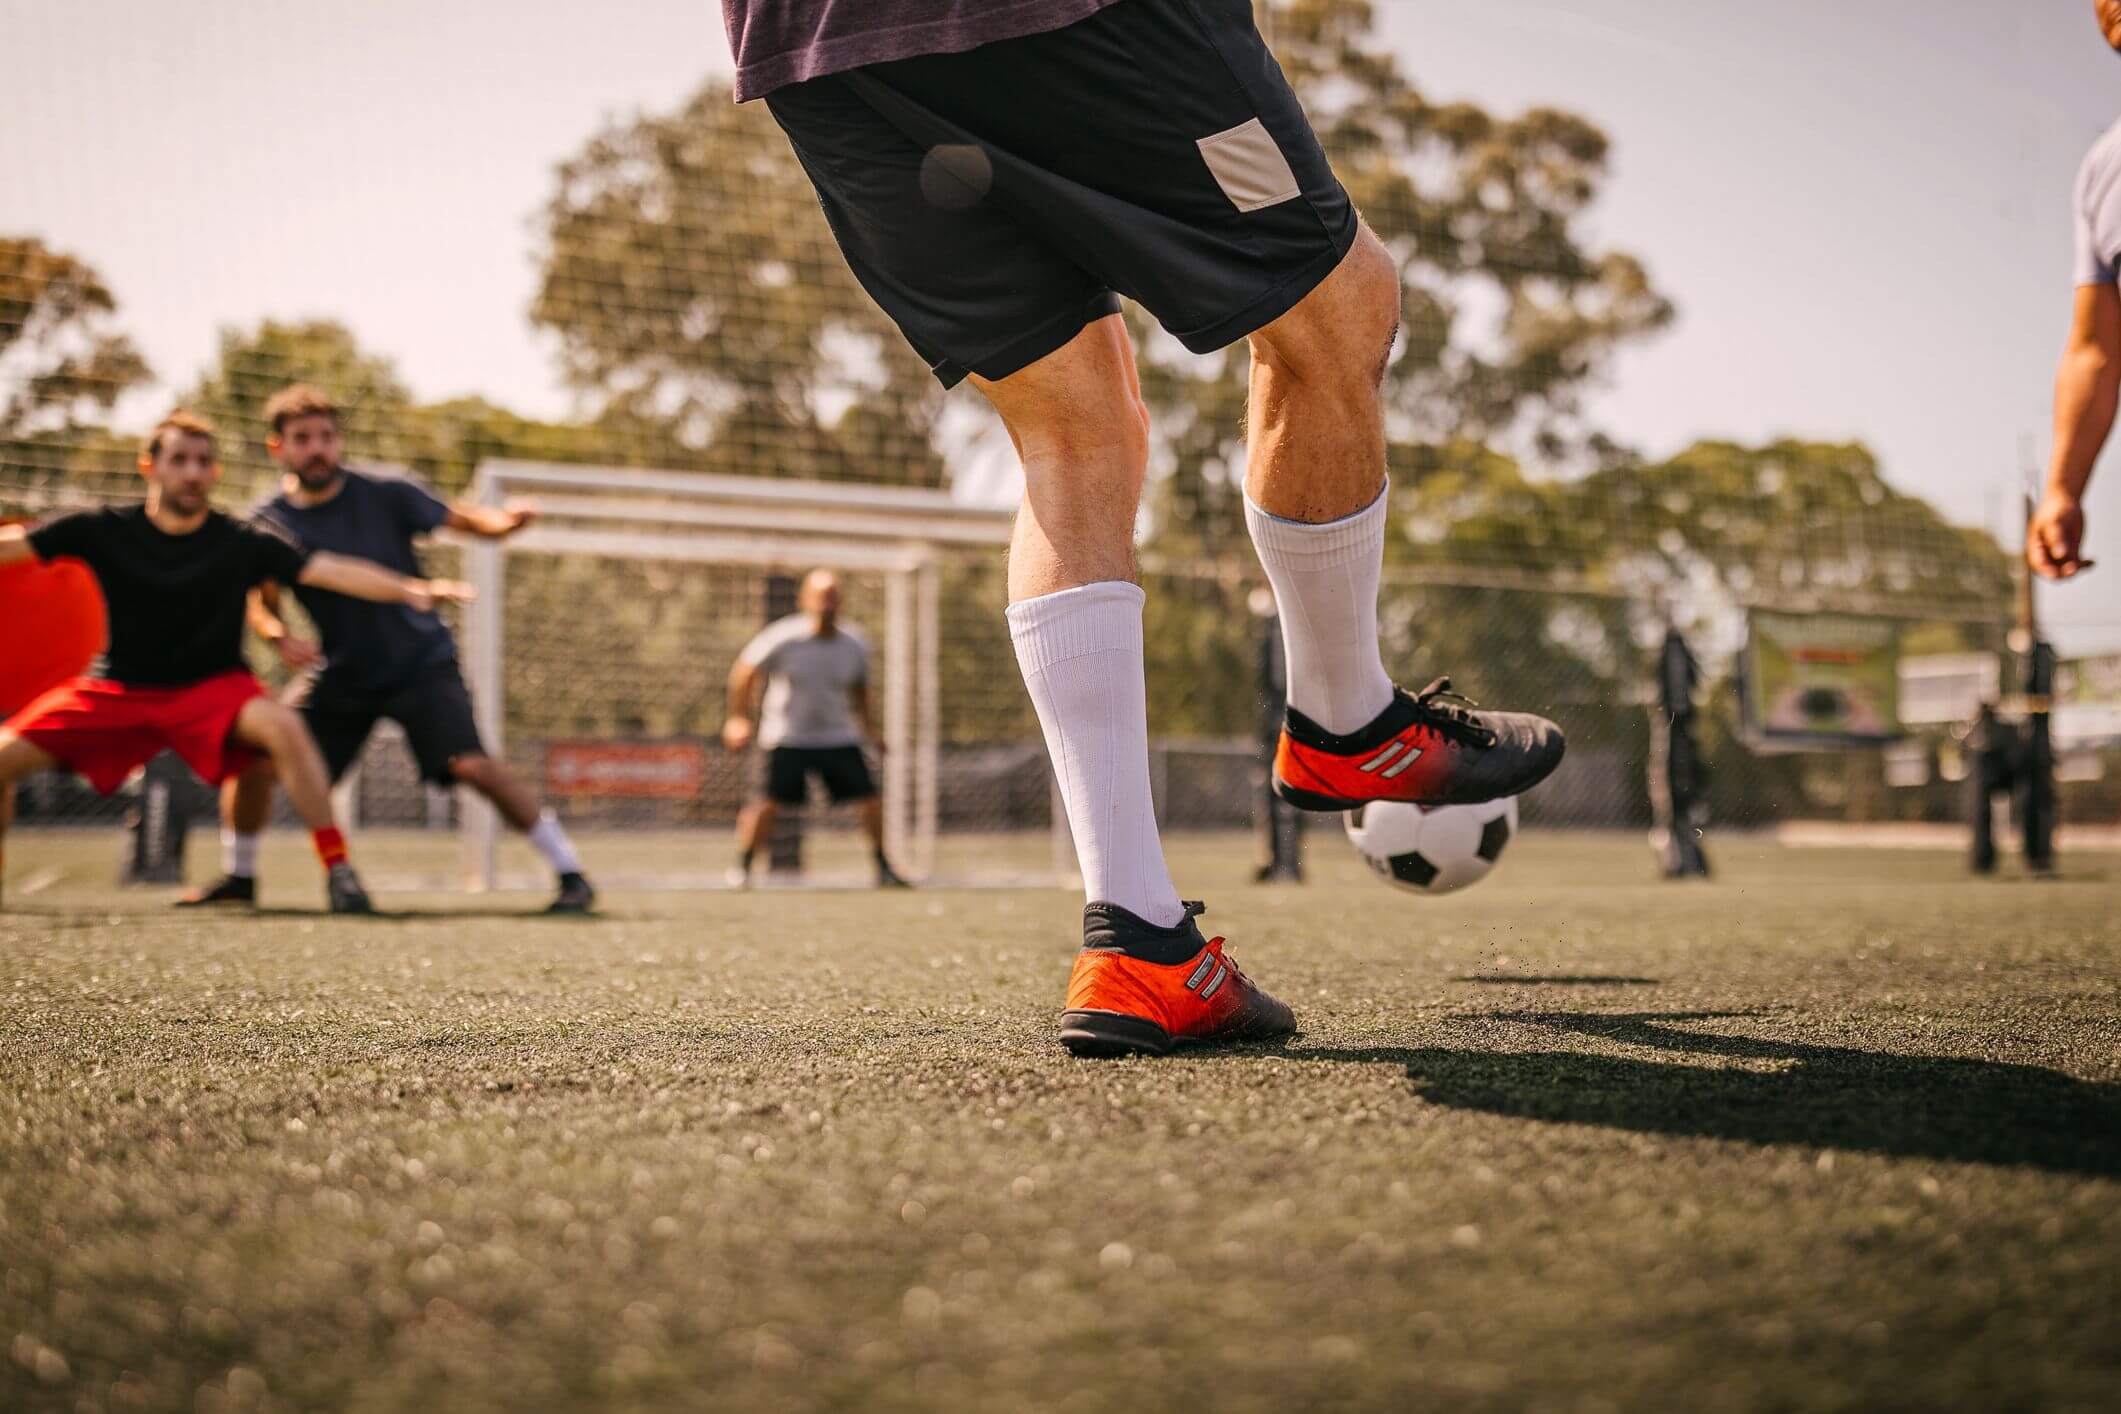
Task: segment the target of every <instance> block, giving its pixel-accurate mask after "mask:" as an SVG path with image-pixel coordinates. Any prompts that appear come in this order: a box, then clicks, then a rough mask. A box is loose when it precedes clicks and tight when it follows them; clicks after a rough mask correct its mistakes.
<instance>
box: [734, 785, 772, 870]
mask: <svg viewBox="0 0 2121 1414" xmlns="http://www.w3.org/2000/svg"><path fill="white" fill-rule="evenodd" d="M780 813H781V807H780V806H779V805H778V804H777V803H775V802H774V801H772V800H769V799H768V798H766V797H765V796H763V795H762V796H759V797H758V798H757V799H755V800H753V801H751V802H750V803H749V804H747V805H745V807H744V810H743V813H742V814H740V815H738V816H737V817H736V847H737V849H738V850H740V851H741V852H742V853H743V856H744V858H745V859H746V860H749V859H750V858H751V857H752V856H753V855H754V854H757V853H758V852H759V847H760V846H762V845H764V844H765V843H766V840H767V837H768V836H770V835H771V834H772V833H773V822H774V821H775V820H776V819H778V818H779V816H780Z"/></svg>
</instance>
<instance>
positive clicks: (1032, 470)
mask: <svg viewBox="0 0 2121 1414" xmlns="http://www.w3.org/2000/svg"><path fill="white" fill-rule="evenodd" d="M974 381H975V382H976V383H977V384H978V387H979V390H980V391H981V392H982V393H984V394H986V395H987V401H989V402H991V403H993V404H994V408H995V411H997V412H999V413H1000V414H1001V415H1002V421H1003V423H1004V424H1005V425H1007V427H1008V429H1009V437H1010V440H1011V441H1013V442H1014V443H1015V444H1016V452H1017V456H1018V457H1020V458H1021V459H1022V460H1023V464H1024V504H1023V509H1021V510H1020V511H1018V512H1017V516H1016V533H1015V535H1014V536H1013V538H1012V539H1011V542H1010V545H1009V602H1010V603H1012V604H1014V603H1018V602H1020V601H1022V600H1025V599H1031V598H1036V597H1037V596H1039V595H1042V594H1053V593H1057V592H1059V591H1060V590H1063V589H1075V588H1078V587H1080V586H1082V585H1085V584H1099V583H1103V582H1105V581H1107V580H1120V581H1125V582H1128V583H1131V582H1133V580H1134V577H1135V571H1134V517H1135V513H1136V512H1137V511H1138V510H1139V509H1140V508H1141V495H1142V477H1143V476H1144V475H1145V474H1146V473H1147V471H1148V468H1149V414H1148V410H1147V409H1146V408H1145V407H1144V406H1143V405H1142V400H1141V382H1140V379H1139V377H1138V375H1137V374H1136V372H1135V368H1134V348H1133V345H1132V344H1131V343H1129V342H1128V339H1127V326H1126V322H1125V321H1124V320H1122V319H1121V318H1120V317H1119V316H1118V315H1116V314H1115V315H1113V316H1111V317H1110V318H1107V319H1100V320H1098V321H1097V322H1096V323H1094V324H1091V325H1090V326H1089V327H1088V328H1086V329H1084V330H1083V332H1082V333H1080V334H1078V335H1077V336H1076V337H1075V339H1074V340H1073V341H1072V342H1070V343H1069V344H1068V345H1067V346H1066V347H1064V348H1062V349H1061V350H1060V351H1059V352H1057V353H1053V354H1050V355H1048V356H1047V357H1045V358H1043V359H1040V360H1039V361H1038V362H1037V363H1035V364H1033V365H1032V366H1031V367H1029V368H1027V369H1024V370H1023V371H1022V372H1020V373H1017V374H1013V375H1012V376H1010V377H1008V378H1004V379H1003V380H1002V381H1000V382H999V383H989V382H987V381H986V380H984V379H976V380H974Z"/></svg>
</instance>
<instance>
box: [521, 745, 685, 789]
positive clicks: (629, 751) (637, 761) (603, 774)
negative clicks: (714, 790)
mask: <svg viewBox="0 0 2121 1414" xmlns="http://www.w3.org/2000/svg"><path fill="white" fill-rule="evenodd" d="M705 773H706V758H705V756H704V754H703V753H702V752H701V751H700V748H699V747H697V746H694V745H691V744H689V743H686V742H665V743H653V744H651V743H619V742H608V741H563V742H557V743H555V744H554V745H553V746H552V747H551V748H550V749H549V750H547V751H546V753H545V789H546V790H547V791H549V792H551V793H552V794H554V795H623V796H642V797H648V798H651V799H660V800H692V799H696V798H697V797H698V796H699V793H700V781H701V778H702V777H703V776H704V775H705Z"/></svg>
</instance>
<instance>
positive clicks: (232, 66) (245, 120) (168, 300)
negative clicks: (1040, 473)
mask: <svg viewBox="0 0 2121 1414" xmlns="http://www.w3.org/2000/svg"><path fill="white" fill-rule="evenodd" d="M1378 9H1379V11H1380V13H1381V14H1382V15H1383V16H1384V22H1385V26H1386V30H1387V33H1388V35H1389V37H1390V40H1391V42H1392V43H1393V44H1394V45H1395V47H1397V48H1398V49H1399V51H1400V52H1401V54H1402V55H1403V56H1404V58H1405V61H1406V65H1407V68H1408V70H1409V71H1410V72H1411V73H1412V74H1413V75H1414V76H1415V78H1416V80H1417V81H1418V82H1419V83H1420V85H1421V86H1422V88H1423V90H1424V91H1425V92H1426V93H1427V94H1429V95H1430V96H1431V97H1432V98H1437V99H1446V98H1459V97H1462V98H1468V99H1472V100H1474V101H1476V102H1479V103H1482V104H1485V105H1488V106H1490V107H1496V108H1501V109H1515V108H1519V107H1522V106H1525V105H1528V104H1532V103H1547V104H1555V105H1559V106H1563V107H1568V108H1573V109H1575V110H1577V111H1579V112H1582V113H1584V114H1585V115H1587V116H1588V117H1590V118H1592V119H1594V120H1596V121H1597V122H1598V123H1600V124H1601V125H1602V126H1603V127H1604V128H1605V129H1606V131H1607V132H1608V133H1610V134H1611V136H1612V138H1613V144H1614V150H1613V152H1614V156H1613V174H1612V179H1611V181H1610V183H1609V185H1608V188H1607V194H1606V197H1605V200H1604V202H1603V203H1602V204H1601V206H1600V207H1599V208H1598V210H1597V211H1596V213H1595V215H1594V218H1593V221H1592V224H1591V229H1592V230H1593V232H1594V233H1595V235H1596V236H1597V238H1598V239H1599V240H1601V241H1603V242H1606V243H1610V244H1614V245H1620V246H1624V247H1626V248H1628V249H1630V250H1633V251H1635V252H1637V253H1638V254H1640V255H1642V256H1643V257H1644V258H1645V259H1646V260H1647V261H1648V262H1649V264H1650V267H1651V269H1652V271H1653V272H1654V274H1655V275H1656V277H1657V279H1658V280H1659V282H1660V283H1661V285H1662V286H1663V287H1664V288H1665V289H1666V290H1667V291H1668V292H1669V293H1670V294H1671V295H1672V296H1673V297H1674V298H1675V299H1676V300H1677V302H1678V305H1679V308H1680V321H1679V323H1678V325H1677V327H1676V328H1674V329H1673V330H1671V331H1670V332H1668V333H1667V334H1665V335H1663V336H1662V337H1660V338H1658V339H1657V340H1655V341H1653V342H1652V343H1651V344H1649V345H1647V346H1645V347H1643V348H1641V349H1638V350H1636V351H1633V352H1630V353H1629V354H1627V355H1626V356H1625V357H1624V358H1623V359H1622V360H1621V361H1620V362H1619V364H1618V366H1617V367H1616V368H1615V369H1614V370H1613V373H1612V376H1611V378H1610V379H1609V380H1608V381H1607V383H1606V385H1605V386H1604V387H1603V388H1602V389H1601V390H1600V391H1599V392H1598V393H1597V395H1596V396H1595V398H1594V399H1593V402H1592V410H1593V413H1594V415H1595V416H1596V418H1597V419H1598V420H1599V421H1600V423H1601V424H1602V425H1604V426H1605V427H1607V428H1608V429H1609V430H1610V431H1612V432H1613V433H1614V434H1615V435H1617V436H1619V437H1620V438H1621V439H1623V440H1625V441H1628V442H1631V443H1633V444H1636V445H1638V446H1641V447H1643V448H1644V449H1645V450H1647V451H1649V452H1651V453H1652V454H1662V453H1668V452H1671V451H1675V450H1677V449H1678V448H1679V447H1681V446H1683V445H1685V444H1686V443H1687V442H1688V441H1690V440H1692V439H1694V438H1695V437H1698V436H1709V435H1718V436H1729V437H1735V438H1739V439H1742V440H1758V439H1762V438H1767V437H1772V436H1776V435H1780V434H1785V433H1787V434H1792V435H1800V436H1807V437H1817V438H1829V439H1843V438H1848V439H1861V440H1863V441H1866V442H1868V443H1870V444H1871V445H1872V446H1873V447H1874V448H1876V449H1877V451H1878V452H1879V454H1880V456H1881V457H1882V458H1883V459H1884V462H1885V468H1886V474H1887V476H1888V477H1889V478H1890V479H1891V480H1892V481H1893V482H1894V483H1895V484H1896V485H1899V486H1901V487H1904V488H1906V489H1908V490H1912V491H1916V492H1919V493H1920V494H1922V495H1924V496H1927V497H1928V498H1930V499H1931V500H1932V501H1934V502H1936V503H1937V504H1939V505H1940V506H1942V507H1943V508H1944V509H1945V511H1946V512H1947V513H1948V514H1950V515H1951V516H1952V517H1954V518H1955V519H1958V520H1961V521H1964V522H1968V523H1976V524H1981V525H1985V526H1988V527H1990V528H1992V529H1998V528H2001V527H2002V526H2003V525H2004V524H2005V522H2006V518H2007V517H2008V515H2010V514H2011V511H2010V510H2009V507H2010V506H2011V505H2012V504H2014V498H2015V488H2016V487H2017V486H2018V484H2019V482H2020V467H2021V462H2022V460H2023V458H2024V456H2025V450H2024V449H2025V448H2027V447H2028V446H2029V447H2031V448H2032V449H2033V450H2034V452H2035V454H2036V455H2039V456H2044V454H2045V450H2046V446H2047V442H2048V438H2049V433H2048V420H2049V419H2048V402H2049V396H2050V389H2051V386H2052V377H2053V370H2054V363H2055V356H2056V353H2057V351H2058V349H2059V347H2060V341H2061V337H2062V333H2063V329H2064V327H2065V323H2066V319H2067V314H2068V309H2069V301H2070V278H2069V277H2070V259H2069V257H2070V234H2069V195H2070V184H2071V180H2072V177H2073V176H2074V174H2075V171H2076V167H2077V163H2078V161H2079V159H2080V158H2081V156H2082V154H2083V152H2084V150H2085V149H2086V148H2087V147H2088V146H2089V145H2090V143H2091V141H2092V139H2093V138H2094V137H2096V136H2097V134H2098V133H2099V132H2100V131H2101V130H2102V129H2103V128H2104V127H2105V126H2107V125H2108V124H2109V123H2110V122H2112V121H2113V120H2114V118H2115V117H2116V116H2117V115H2121V58H2116V57H2115V56H2114V55H2112V54H2110V53H2109V52H2108V51H2106V49H2105V48H2104V46H2103V45H2102V44H2101V42H2100V40H2099V38H2098V34H2097V31H2096V29H2095V28H2094V26H2093V24H2092V21H2091V16H2090V12H2091V5H2090V3H2089V0H2043V2H2042V3H2025V0H1777V3H1774V4H1760V3H1758V0H1748V2H1747V3H1739V0H1574V3H1551V2H1549V3H1540V0H1524V2H1523V3H1487V4H1477V5H1476V4H1470V3H1466V0H1380V3H1379V4H1378ZM1593 17H1595V18H1593ZM0 36H4V37H5V38H4V41H0V43H4V46H5V49H6V67H5V72H6V76H7V82H6V84H5V86H4V87H0V230H5V231H8V232H28V233H34V234H37V235H40V236H42V237H44V238H45V239H47V240H48V241H50V242H52V243H54V244H56V245H58V246H60V247H62V248H64V249H67V250H70V251H72V252H74V253H76V254H78V255H80V256H82V257H84V258H86V259H87V260H89V261H90V262H91V263H92V264H94V265H95V266H96V267H97V268H98V269H99V270H101V271H102V272H103V274H104V275H105V277H106V278H107V279H108V280H109V282H110V283H111V284H112V286H113V287H114V289H115V290H116V292H117V294H118V296H119V299H120V301H121V305H122V322H123V326H124V327H125V328H126V329H127V330H129V331H130V332H131V333H132V334H133V335H134V337H135V338H136V339H137V340H138V341H139V342H140V343H141V345H142V346H143V347H144V349H145V351H146V352H147V354H148V356H149V358H150V359H151V361H152V362H153V363H154V365H155V367H156V369H157V370H158V371H159V372H160V373H161V375H162V376H163V378H164V379H165V381H166V384H167V385H168V386H169V387H172V388H174V387H181V386H183V385H185V384H188V383H189V382H190V381H191V380H192V379H193V378H195V377H196V376H197V374H198V373H199V372H200V370H201V369H202V368H203V367H205V366H206V364H207V363H208V362H209V361H210V360H211V357H212V353H213V347H214V339H215V334H216V330H217V329H218V328H219V327H220V326H221V325H224V324H237V325H248V324H251V323H254V322H255V321H257V320H259V319H261V318H264V317H267V316H274V317H281V318H294V317H304V316H312V315H322V316H330V317H333V318H337V319H341V320H343V321H345V322H346V323H347V324H349V325H350V326H351V327H352V328H353V329H354V331H355V333H356V335H357V336H358V337H359V338H360V340H361V342H362V344H363V346H364V347H367V348H369V349H372V350H374V351H376V352H378V353H382V354H386V355H388V356H389V357H391V358H392V359H394V360H395V361H396V363H397V365H398V367H399V369H400V371H401V372H402V373H403V374H404V376H405V377H406V379H407V380H408V381H409V382H410V383H411V385H412V386H413V388H414V390H415V392H416V393H418V394H419V395H420V396H421V397H423V398H430V399H433V398H443V397H448V396H452V395H456V394H460V393H472V392H476V393H481V394H484V395H485V396H487V397H489V398H492V399H493V400H495V401H497V402H500V403H502V404H504V405H507V406H510V407H513V408H516V409H518V410H521V411H524V412H527V413H532V414H542V415H548V416H557V415H564V414H566V413H568V412H569V411H570V410H571V409H570V406H569V401H568V395H567V394H566V393H565V392H564V391H563V390H562V389H561V387H560V386H559V381H558V378H557V376H556V373H555V368H554V364H553V360H552V357H551V350H550V348H549V347H548V346H546V345H544V344H543V343H541V342H540V340H539V339H538V337H537V336H535V335H534V334H533V332H532V330H531V328H530V325H529V322H528V319H527V317H526V313H525V311H526V310H527V308H528V305H529V302H530V299H531V296H532V293H533V291H534V288H535V281H536V266H535V248H534V247H535V229H536V224H535V218H536V213H537V211H538V208H539V207H540V205H541V204H542V202H543V201H544V200H545V199H546V197H547V196H548V194H549V191H550V184H551V173H552V167H553V164H554V163H555V162H556V161H558V160H559V159H561V158H562V157H564V156H566V155H568V154H570V153H572V152H573V151H574V150H575V149H576V148H578V147H579V146H580V145H581V143H582V141H583V140H584V139H585V138H586V137H587V136H588V135H589V134H590V133H591V132H592V131H593V130H594V129H595V128H597V127H598V126H599V125H600V124H601V123H602V122H603V121H605V120H606V119H609V118H613V117H624V116H627V115H630V114H632V113H635V112H638V111H642V110H655V109H664V108H668V107H671V106H673V105H675V104H676V103H678V102H679V101H681V100H682V99H683V98H685V97H686V96H687V95H688V94H689V93H690V92H691V91H692V90H693V89H694V88H695V87H696V86H697V84H698V83H699V82H700V81H701V79H703V78H704V77H706V76H707V75H709V74H711V73H726V72H727V70H728V67H729V57H728V51H727V47H726V42H725V40H724V38H723V35H722V29H721V16H720V9H719V7H718V6H717V5H715V4H713V3H712V0H626V3H623V4H614V5H608V6H586V5H582V4H580V3H570V4H559V3H556V0H422V3H413V0H361V3H358V4H347V5H316V4H307V3H298V0H213V3H211V4H192V5H171V4H166V3H148V0H68V3H66V4H52V3H49V0H0ZM963 396H971V395H970V394H965V395H963ZM2115 459H2121V458H2115ZM2102 476H2104V477H2106V478H2108V480H2107V481H2105V482H2103V483H2101V484H2099V485H2096V486H2095V487H2094V490H2093V494H2092V499H2091V503H2090V509H2091V514H2092V524H2093V531H2092V547H2091V548H2092V553H2093V554H2094V556H2096V557H2097V558H2099V559H2101V560H2103V561H2104V562H2105V563H2104V564H2102V566H2101V567H2100V568H2099V569H2098V570H2096V571H2094V572H2093V574H2092V575H2091V576H2089V577H2088V578H2086V579H2083V580H2080V581H2079V582H2078V583H2076V584H2073V585H2070V586H2066V587H2062V588H2059V589H2052V590H2048V591H2046V595H2045V598H2044V601H2043V612H2044V613H2045V614H2046V616H2047V618H2048V621H2049V623H2050V625H2051V627H2053V629H2054V630H2055V635H2056V637H2057V638H2058V640H2059V641H2060V643H2061V644H2062V646H2063V648H2064V650H2065V651H2089V650H2092V649H2095V648H2106V647H2111V648H2121V471H2117V470H2114V469H2112V468H2110V467H2109V468H2108V469H2107V470H2105V471H2104V472H2102Z"/></svg>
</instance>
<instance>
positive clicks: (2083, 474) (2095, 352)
mask: <svg viewBox="0 0 2121 1414" xmlns="http://www.w3.org/2000/svg"><path fill="white" fill-rule="evenodd" d="M2093 9H2094V11H2095V12H2096V13H2097V14H2098V17H2099V28H2100V29H2101V30H2102V31H2104V32H2105V35H2106V42H2107V43H2108V44H2110V45H2112V46H2113V47H2114V48H2116V49H2121V0H2096V3H2095V4H2094V5H2093ZM2075 220H2076V235H2077V261H2076V281H2077V298H2076V307H2075V309H2074V311H2073V313H2072V314H2071V317H2070V331H2069V341H2068V343H2067V344H2066V345H2065V346H2064V347H2063V350H2062V366H2061V368H2060V369H2059V370H2057V371H2056V374H2055V450H2054V457H2053V460H2052V461H2051V462H2050V463H2049V464H2048V472H2047V490H2046V491H2045V492H2044V493H2043V494H2042V496H2041V497H2040V504H2039V506H2038V508H2037V509H2035V510H2034V512H2033V520H2032V524H2031V525H2030V526H2029V527H2028V528H2027V531H2026V539H2025V555H2026V559H2027V560H2029V561H2030V562H2031V563H2032V567H2033V568H2034V569H2035V570H2036V571H2038V572H2039V573H2040V574H2042V575H2045V576H2046V577H2047V578H2049V579H2069V578H2071V577H2073V576H2074V575H2076V574H2077V573H2078V572H2079V571H2081V570H2087V569H2090V568H2091V561H2089V560H2087V559H2085V558H2084V554H2083V549H2084V491H2085V488H2086V487H2087V486H2089V485H2090V484H2091V479H2092V469H2093V467H2094V466H2095V465H2096V464H2097V462H2098V460H2099V453H2100V451H2101V450H2103V449H2104V448H2105V446H2106V438H2107V434H2108V433H2110V432H2111V431H2113V426H2114V408H2115V405H2116V402H2117V401H2121V288H2117V285H2116V281H2117V280H2121V123H2116V124H2115V125H2114V126H2113V127H2111V128H2108V129H2107V130H2106V133H2105V134H2104V135H2103V136H2102V137H2100V139H2099V140H2098V141H2097V142H2096V143H2094V144H2092V150H2091V152H2090V154H2089V155H2088V156H2086V157H2085V159H2084V166H2083V167H2082V168H2081V169H2079V171H2078V173H2077V195H2076V214H2075Z"/></svg>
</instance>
